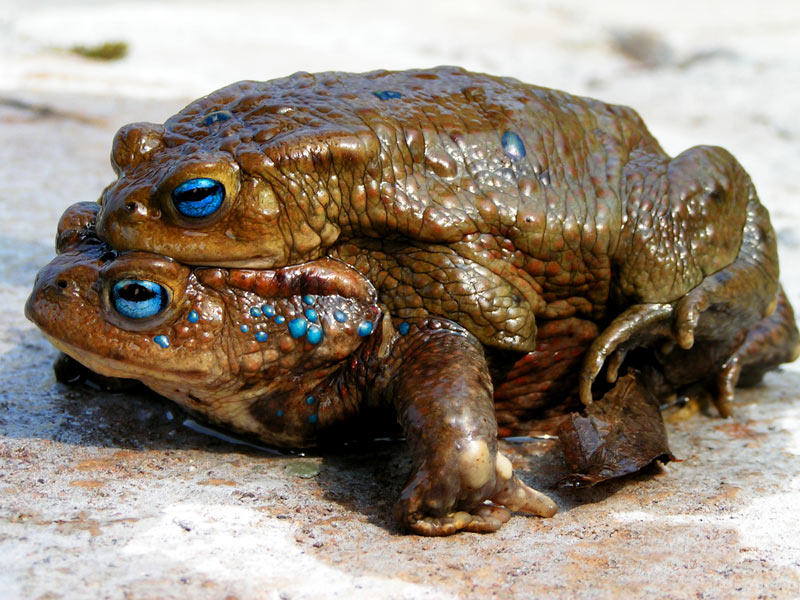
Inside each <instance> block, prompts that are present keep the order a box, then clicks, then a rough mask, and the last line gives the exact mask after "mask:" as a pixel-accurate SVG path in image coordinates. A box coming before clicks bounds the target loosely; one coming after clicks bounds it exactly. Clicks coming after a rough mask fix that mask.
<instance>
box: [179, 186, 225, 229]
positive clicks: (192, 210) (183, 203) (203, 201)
mask: <svg viewBox="0 0 800 600" xmlns="http://www.w3.org/2000/svg"><path fill="white" fill-rule="evenodd" d="M223 200H225V186H223V185H222V184H221V183H220V182H219V181H217V180H216V179H209V178H208V177H196V178H195V179H187V180H186V181H184V182H183V183H181V184H180V185H178V187H176V188H175V189H174V190H172V203H173V204H174V205H175V208H176V209H177V210H178V212H179V213H181V214H182V215H183V216H185V217H191V218H193V219H200V218H202V217H207V216H209V215H213V214H214V213H215V212H217V211H218V210H219V207H220V206H222V201H223Z"/></svg>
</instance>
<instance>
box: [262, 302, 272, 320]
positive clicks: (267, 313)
mask: <svg viewBox="0 0 800 600" xmlns="http://www.w3.org/2000/svg"><path fill="white" fill-rule="evenodd" d="M261 312H262V313H264V316H265V317H267V318H268V319H271V318H272V317H274V316H275V308H274V307H273V306H270V305H269V304H265V305H264V306H262V307H261Z"/></svg>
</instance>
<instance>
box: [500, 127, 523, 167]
mask: <svg viewBox="0 0 800 600" xmlns="http://www.w3.org/2000/svg"><path fill="white" fill-rule="evenodd" d="M501 143H502V144H503V150H505V153H506V156H508V158H510V159H511V160H519V159H521V158H525V144H523V143H522V139H521V138H520V137H519V136H518V135H517V134H516V133H514V132H513V131H506V132H505V133H504V134H503V139H502V140H501Z"/></svg>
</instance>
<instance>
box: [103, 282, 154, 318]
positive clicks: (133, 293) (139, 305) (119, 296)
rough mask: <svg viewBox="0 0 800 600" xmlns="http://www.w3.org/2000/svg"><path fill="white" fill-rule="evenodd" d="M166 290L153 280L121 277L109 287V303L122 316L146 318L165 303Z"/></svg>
mask: <svg viewBox="0 0 800 600" xmlns="http://www.w3.org/2000/svg"><path fill="white" fill-rule="evenodd" d="M167 300H168V296H167V290H166V289H164V286H161V285H159V284H157V283H156V282H154V281H145V280H142V279H121V280H120V281H117V282H116V283H115V284H114V287H113V288H111V304H112V305H113V306H114V308H115V309H116V311H117V312H118V313H119V314H121V315H122V316H123V317H128V318H129V319H146V318H147V317H152V316H153V315H157V314H158V313H160V312H161V311H162V310H163V309H164V307H165V306H166V305H167Z"/></svg>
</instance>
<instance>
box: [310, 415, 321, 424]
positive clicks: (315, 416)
mask: <svg viewBox="0 0 800 600" xmlns="http://www.w3.org/2000/svg"><path fill="white" fill-rule="evenodd" d="M318 420H319V415H311V416H310V417H308V422H309V423H311V424H312V425H313V424H314V423H316V422H317V421H318Z"/></svg>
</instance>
